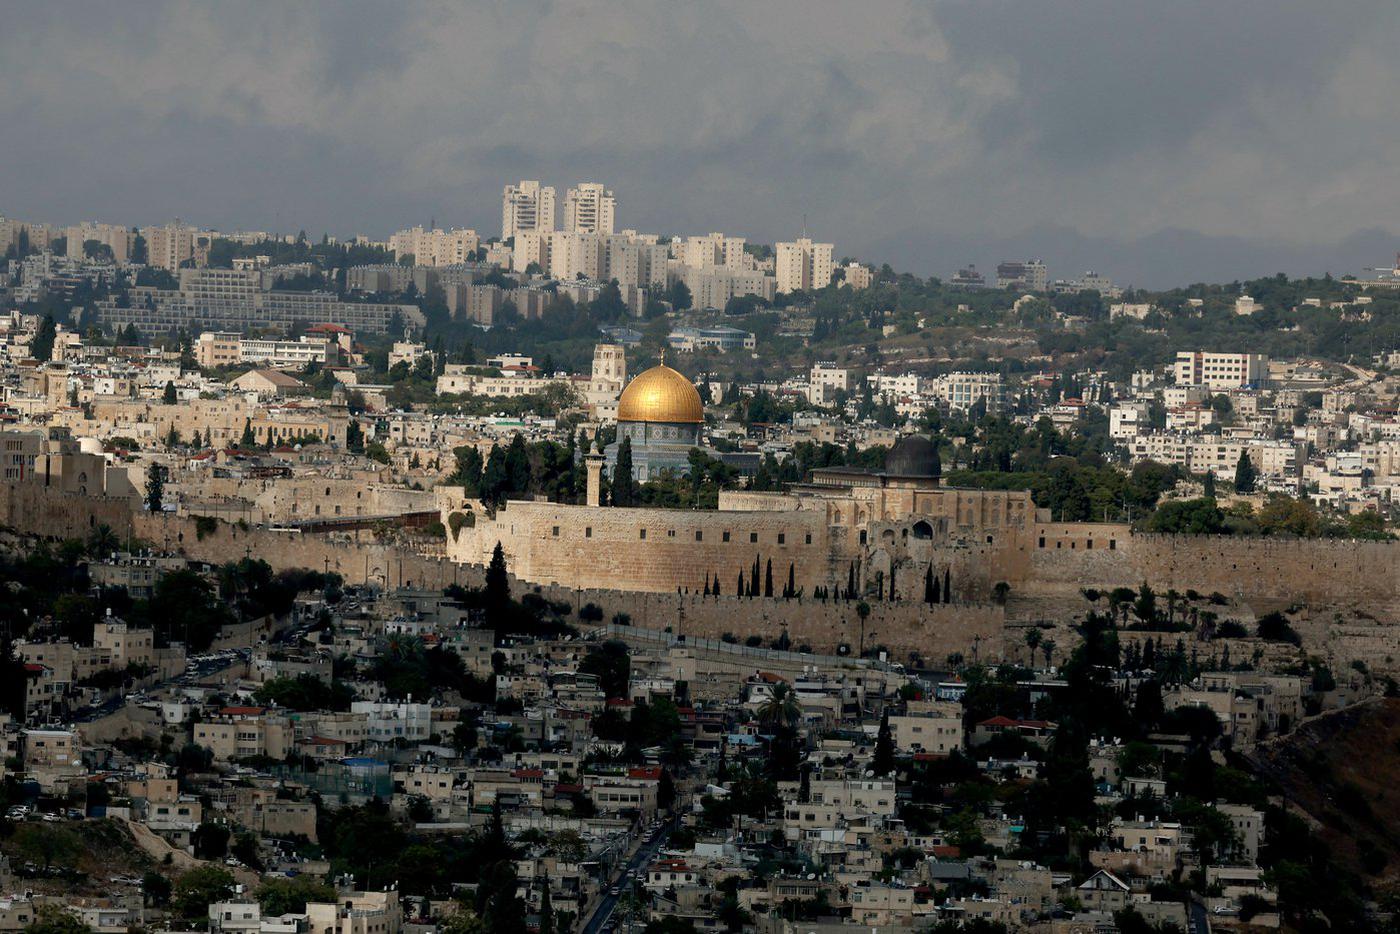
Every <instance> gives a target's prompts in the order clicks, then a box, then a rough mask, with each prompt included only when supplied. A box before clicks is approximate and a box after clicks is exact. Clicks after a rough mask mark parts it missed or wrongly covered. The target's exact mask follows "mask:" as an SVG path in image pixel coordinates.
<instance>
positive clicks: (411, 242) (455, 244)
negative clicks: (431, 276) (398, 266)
mask: <svg viewBox="0 0 1400 934" xmlns="http://www.w3.org/2000/svg"><path fill="white" fill-rule="evenodd" d="M480 244H481V238H480V237H478V236H477V235H476V231H475V230H468V229H460V228H456V227H454V228H452V229H451V230H442V229H440V228H434V229H432V230H426V229H424V228H423V227H411V228H409V229H407V230H400V231H398V232H397V233H395V234H394V235H393V236H391V237H390V238H389V249H390V250H392V251H393V253H394V260H395V261H396V262H397V261H398V260H399V259H401V258H402V257H404V256H412V257H413V264H414V265H415V266H452V265H456V264H460V263H468V262H471V261H472V259H473V258H474V257H475V254H476V249H477V247H478V246H480Z"/></svg>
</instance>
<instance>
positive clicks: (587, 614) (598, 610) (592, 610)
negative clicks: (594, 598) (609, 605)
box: [578, 603, 603, 623]
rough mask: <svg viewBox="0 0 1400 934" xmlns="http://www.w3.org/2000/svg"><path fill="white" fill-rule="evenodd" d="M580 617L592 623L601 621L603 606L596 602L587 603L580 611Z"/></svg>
mask: <svg viewBox="0 0 1400 934" xmlns="http://www.w3.org/2000/svg"><path fill="white" fill-rule="evenodd" d="M578 618H579V619H581V620H584V621H585V622H590V623H597V622H601V621H602V619H603V608H602V607H600V606H599V605H598V604H596V603H585V604H584V605H583V606H582V607H581V608H580V609H579V611H578Z"/></svg>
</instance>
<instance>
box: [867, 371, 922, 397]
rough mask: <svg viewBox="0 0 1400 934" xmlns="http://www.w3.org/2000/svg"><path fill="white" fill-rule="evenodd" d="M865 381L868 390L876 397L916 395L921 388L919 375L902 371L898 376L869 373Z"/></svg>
mask: <svg viewBox="0 0 1400 934" xmlns="http://www.w3.org/2000/svg"><path fill="white" fill-rule="evenodd" d="M865 381H866V382H867V383H869V384H870V392H871V394H872V395H874V396H876V397H879V396H917V395H918V394H919V391H920V389H921V388H922V387H921V385H920V383H919V377H918V376H916V375H915V374H913V373H902V374H900V375H898V376H890V375H887V374H884V373H871V374H870V375H869V376H867V377H866V378H865Z"/></svg>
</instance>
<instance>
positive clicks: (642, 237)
mask: <svg viewBox="0 0 1400 934" xmlns="http://www.w3.org/2000/svg"><path fill="white" fill-rule="evenodd" d="M668 257H669V249H668V248H667V245H666V244H664V243H658V242H657V237H656V235H655V234H638V233H637V232H636V231H635V230H624V231H622V233H620V234H613V235H612V236H610V237H608V238H607V243H606V247H605V251H604V256H603V275H602V278H604V279H616V280H617V283H618V285H620V286H622V287H624V288H625V287H627V286H640V287H642V288H648V289H664V288H666V260H667V259H668Z"/></svg>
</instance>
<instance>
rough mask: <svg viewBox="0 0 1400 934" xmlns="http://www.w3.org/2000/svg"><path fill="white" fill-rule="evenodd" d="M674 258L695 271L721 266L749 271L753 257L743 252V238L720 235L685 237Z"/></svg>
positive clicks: (752, 265)
mask: <svg viewBox="0 0 1400 934" xmlns="http://www.w3.org/2000/svg"><path fill="white" fill-rule="evenodd" d="M676 258H677V259H679V260H680V261H681V262H682V263H684V264H685V265H687V266H693V267H695V268H696V269H712V268H714V267H715V266H723V267H725V268H726V269H733V270H751V269H753V268H754V262H753V257H752V256H750V255H749V254H748V253H747V252H745V250H744V238H743V237H726V236H725V235H724V234H722V233H712V234H706V235H705V236H703V237H687V238H686V239H685V240H684V241H683V242H681V243H680V244H678V247H677V250H676Z"/></svg>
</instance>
